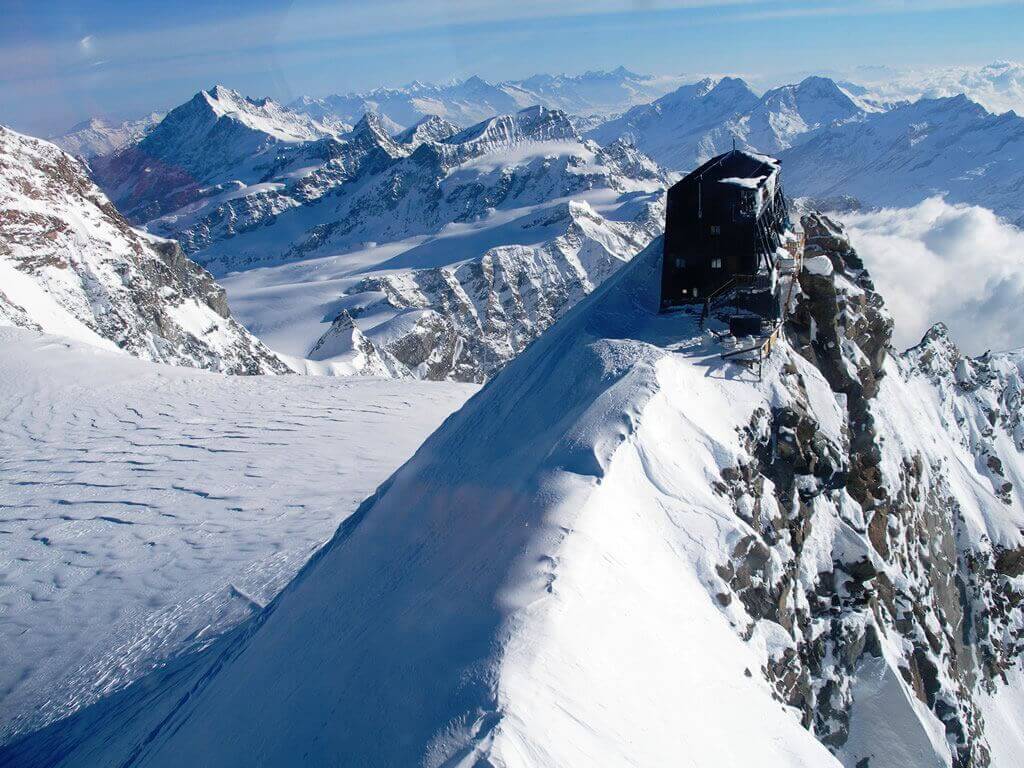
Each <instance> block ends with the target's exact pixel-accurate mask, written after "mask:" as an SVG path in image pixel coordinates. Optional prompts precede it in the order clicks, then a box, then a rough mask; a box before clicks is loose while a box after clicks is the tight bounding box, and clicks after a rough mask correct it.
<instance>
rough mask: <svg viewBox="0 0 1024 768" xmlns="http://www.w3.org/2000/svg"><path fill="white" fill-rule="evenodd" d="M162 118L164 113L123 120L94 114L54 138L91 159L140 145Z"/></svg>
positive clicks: (52, 139)
mask: <svg viewBox="0 0 1024 768" xmlns="http://www.w3.org/2000/svg"><path fill="white" fill-rule="evenodd" d="M162 119H163V115H162V114H161V113H159V112H153V113H152V114H149V115H146V116H145V117H141V118H139V119H137V120H125V121H123V122H120V123H110V122H108V121H107V120H103V119H102V118H98V117H94V118H92V119H90V120H86V121H85V122H82V123H79V124H78V125H75V126H72V127H71V128H70V129H69V130H68V131H67V132H66V133H62V134H60V135H59V136H51V137H50V141H52V142H53V143H54V144H56V145H57V146H58V147H60V148H61V149H63V150H64V151H65V152H68V153H70V154H72V155H74V156H75V157H80V158H83V159H86V160H89V159H91V158H94V157H98V156H99V155H109V154H110V153H111V152H117V151H118V150H121V149H124V148H125V147H128V146H131V145H132V144H137V143H138V142H139V141H141V140H142V139H143V138H144V137H145V136H146V135H147V134H149V133H150V131H152V130H153V128H155V127H156V125H157V123H159V122H160V120H162Z"/></svg>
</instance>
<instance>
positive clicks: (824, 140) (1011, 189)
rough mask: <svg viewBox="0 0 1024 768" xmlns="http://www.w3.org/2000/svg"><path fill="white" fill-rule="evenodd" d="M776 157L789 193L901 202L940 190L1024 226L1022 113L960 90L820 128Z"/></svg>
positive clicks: (873, 202) (883, 203)
mask: <svg viewBox="0 0 1024 768" xmlns="http://www.w3.org/2000/svg"><path fill="white" fill-rule="evenodd" d="M780 159H781V160H782V162H783V166H784V167H785V169H786V185H787V189H788V190H789V191H790V192H791V193H792V194H796V195H807V196H810V197H812V198H815V199H822V198H829V197H833V196H836V195H840V194H842V195H847V196H850V197H853V198H856V199H857V200H859V201H860V202H861V203H863V204H865V205H870V206H899V207H905V206H909V205H914V204H916V203H919V202H921V201H922V200H924V199H926V198H928V197H931V196H934V195H944V196H945V197H946V199H947V200H949V202H951V203H961V202H966V203H972V204H974V205H982V206H984V207H986V208H989V209H991V210H993V211H995V212H996V213H997V214H999V215H1000V216H1004V217H1006V218H1008V219H1009V220H1010V221H1013V222H1018V223H1022V224H1024V200H1022V198H1021V195H1020V189H1021V188H1022V185H1024V118H1021V117H1018V116H1017V115H1015V114H1013V113H1007V114H1004V115H999V116H996V115H992V114H990V113H989V112H987V111H986V110H985V109H984V108H983V107H981V106H980V105H978V104H975V103H974V102H972V101H970V100H968V99H967V98H966V97H964V96H956V97H952V98H943V99H922V100H920V101H917V102H915V103H913V104H908V105H905V106H902V107H899V108H897V109H893V110H891V111H889V112H886V113H884V114H878V115H871V116H869V117H868V118H866V119H864V120H858V121H853V122H848V123H845V124H843V125H838V126H834V127H831V128H827V129H824V130H822V131H820V132H818V133H816V134H814V135H813V136H812V137H811V138H809V139H808V140H807V141H806V142H804V143H803V144H801V145H800V146H797V147H794V148H793V149H790V150H788V151H786V152H783V153H782V154H781V155H780Z"/></svg>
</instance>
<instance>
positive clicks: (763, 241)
mask: <svg viewBox="0 0 1024 768" xmlns="http://www.w3.org/2000/svg"><path fill="white" fill-rule="evenodd" d="M788 226H789V215H788V212H787V210H786V203H785V198H784V197H783V194H782V185H781V183H780V179H779V162H778V160H775V159H774V158H771V157H767V156H765V155H756V154H753V153H750V152H744V151H741V150H735V149H734V150H732V151H731V152H726V153H725V154H722V155H719V156H718V157H715V158H712V159H711V160H708V161H707V162H706V163H704V164H703V165H702V166H700V167H699V168H698V169H697V170H695V171H693V172H692V173H690V174H689V175H687V176H686V177H685V178H683V179H682V180H681V181H680V182H679V183H677V184H675V185H674V186H673V187H672V188H671V189H669V191H668V206H667V211H666V214H665V245H664V247H665V252H664V263H663V265H662V275H661V307H662V309H669V308H671V307H674V306H678V305H680V304H689V303H693V302H703V301H705V300H706V299H707V298H708V297H709V296H711V295H713V294H715V293H716V292H720V291H722V290H724V289H727V288H728V287H729V286H731V285H733V284H735V285H740V284H748V285H749V284H753V283H754V282H756V281H757V280H758V276H759V275H760V276H761V280H762V281H763V280H764V279H765V278H766V277H768V276H770V274H771V272H772V270H773V269H774V264H775V258H776V252H777V248H778V247H779V245H780V244H781V242H782V235H783V233H784V232H785V231H786V229H787V227H788Z"/></svg>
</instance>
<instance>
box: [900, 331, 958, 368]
mask: <svg viewBox="0 0 1024 768" xmlns="http://www.w3.org/2000/svg"><path fill="white" fill-rule="evenodd" d="M903 357H904V359H905V360H907V361H908V362H909V363H910V364H911V366H912V367H913V368H915V369H916V370H918V371H920V372H921V373H924V374H926V375H928V376H929V377H931V378H933V379H936V378H938V379H945V378H948V377H949V376H951V375H954V373H955V371H956V370H957V367H958V366H959V364H960V362H961V360H963V359H964V355H963V353H962V352H961V351H960V348H959V347H958V346H957V345H956V342H955V341H953V338H952V337H951V336H950V333H949V328H948V327H947V326H946V324H945V323H941V322H940V323H935V325H933V326H932V327H931V328H929V329H928V330H927V331H926V332H925V334H924V336H922V337H921V341H920V342H919V343H918V344H916V345H915V346H913V347H911V348H910V349H908V350H907V351H906V352H904V353H903Z"/></svg>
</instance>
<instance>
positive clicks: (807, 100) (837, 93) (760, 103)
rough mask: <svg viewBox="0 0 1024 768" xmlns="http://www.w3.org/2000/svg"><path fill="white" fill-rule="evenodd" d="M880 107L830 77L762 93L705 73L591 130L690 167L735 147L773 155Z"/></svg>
mask: <svg viewBox="0 0 1024 768" xmlns="http://www.w3.org/2000/svg"><path fill="white" fill-rule="evenodd" d="M875 111H878V107H874V106H872V105H870V104H868V103H866V102H864V101H862V100H860V99H858V98H857V97H855V96H853V95H852V94H851V93H850V92H849V91H847V90H844V89H843V88H841V87H839V86H838V85H836V83H835V82H834V81H832V80H829V79H828V78H824V77H808V78H806V79H805V80H803V81H801V82H800V83H798V84H796V85H785V86H781V87H779V88H774V89H772V90H770V91H767V92H766V93H765V94H764V95H763V96H760V97H759V96H757V94H755V93H754V91H753V90H752V89H751V88H750V86H749V85H747V83H746V82H744V81H743V80H741V79H739V78H733V77H725V78H721V79H718V80H716V79H712V78H706V79H704V80H702V81H700V82H698V83H694V84H692V85H685V86H683V87H681V88H679V89H678V90H676V91H673V92H672V93H670V94H668V95H666V96H663V97H661V98H660V99H658V100H656V101H654V102H653V103H651V104H646V105H642V106H637V107H634V108H633V109H631V110H629V111H628V112H626V113H625V114H624V115H622V116H621V117H619V118H616V119H614V120H611V121H609V122H606V123H604V124H602V125H600V126H598V127H596V128H594V129H593V130H591V131H590V132H589V133H588V134H587V136H588V137H589V138H593V139H595V140H596V141H598V142H601V143H605V142H609V141H614V140H616V139H623V140H627V141H630V142H631V143H633V144H634V145H635V146H636V147H637V148H638V149H640V150H641V151H642V152H644V153H646V154H647V155H649V156H650V157H652V158H653V159H654V160H656V161H657V162H658V163H659V164H661V165H662V166H663V167H665V168H667V169H670V170H675V171H687V170H690V169H691V168H695V167H696V166H698V165H700V164H701V163H703V162H704V161H706V160H708V159H710V158H712V157H714V156H715V155H718V154H721V153H722V152H724V151H726V150H728V149H729V148H730V147H731V146H733V145H735V146H737V147H740V148H742V149H749V150H754V151H758V152H764V153H768V154H773V153H778V152H779V151H781V150H783V149H788V148H790V147H792V146H794V145H795V144H798V143H799V142H801V141H802V140H803V139H804V138H805V137H806V136H808V135H810V134H811V133H812V132H814V131H816V130H818V129H820V128H823V127H827V126H831V125H835V124H838V123H844V122H848V121H850V120H855V119H858V118H863V117H864V116H865V115H867V114H869V113H871V112H875Z"/></svg>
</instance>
